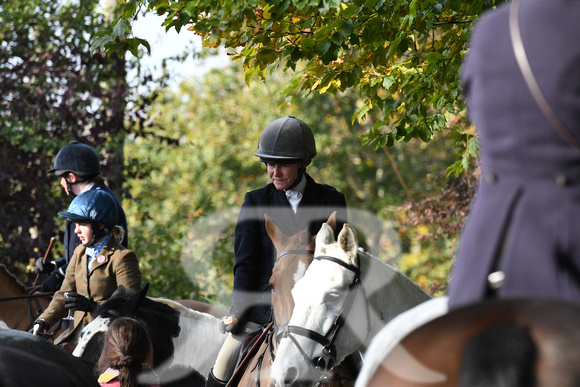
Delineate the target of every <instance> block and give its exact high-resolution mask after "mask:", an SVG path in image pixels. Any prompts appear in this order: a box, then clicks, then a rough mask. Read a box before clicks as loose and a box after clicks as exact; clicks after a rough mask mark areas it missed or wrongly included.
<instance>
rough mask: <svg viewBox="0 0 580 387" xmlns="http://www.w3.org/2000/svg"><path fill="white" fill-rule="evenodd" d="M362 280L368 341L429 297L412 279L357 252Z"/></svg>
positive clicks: (374, 258)
mask: <svg viewBox="0 0 580 387" xmlns="http://www.w3.org/2000/svg"><path fill="white" fill-rule="evenodd" d="M358 255H359V259H360V265H361V283H362V285H363V287H364V289H365V292H366V295H367V299H368V302H369V312H370V318H371V332H370V334H369V337H368V338H367V343H366V344H368V342H370V340H371V339H372V337H374V335H375V334H376V333H377V332H378V331H379V330H380V329H381V328H382V327H383V326H384V325H385V324H386V323H387V322H389V321H390V320H391V319H392V318H394V317H395V316H397V315H398V314H400V313H402V312H404V311H406V310H408V309H410V308H412V307H414V306H416V305H418V304H420V303H422V302H424V301H426V300H428V299H429V298H431V297H430V296H429V295H428V294H427V293H425V292H424V291H423V290H422V289H421V288H420V287H419V286H418V285H417V284H416V283H415V282H413V281H411V280H410V279H409V278H408V277H407V276H405V275H404V274H403V273H401V272H400V271H398V270H396V269H395V268H393V267H392V266H390V265H388V264H386V263H384V262H383V261H381V260H380V259H379V258H377V257H374V256H372V255H371V254H369V253H367V252H363V251H359V254H358Z"/></svg>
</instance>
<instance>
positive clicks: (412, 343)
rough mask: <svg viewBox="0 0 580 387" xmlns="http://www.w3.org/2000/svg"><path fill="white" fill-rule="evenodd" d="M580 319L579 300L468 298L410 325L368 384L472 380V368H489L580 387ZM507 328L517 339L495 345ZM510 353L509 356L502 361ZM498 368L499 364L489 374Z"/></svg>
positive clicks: (555, 386)
mask: <svg viewBox="0 0 580 387" xmlns="http://www.w3.org/2000/svg"><path fill="white" fill-rule="evenodd" d="M579 326H580V306H579V305H577V304H572V303H569V302H563V301H556V300H537V299H516V300H496V301H489V302H485V303H480V304H474V305H469V306H466V307H463V308H459V309H456V310H453V311H451V312H449V313H446V314H444V315H442V316H441V317H439V318H436V319H434V320H432V321H430V322H428V323H426V324H425V325H423V326H421V327H419V328H418V329H416V330H414V331H413V332H411V333H410V334H409V335H408V336H406V337H405V338H404V339H403V340H401V342H400V343H399V344H398V345H397V346H395V347H394V349H393V350H392V351H391V352H390V353H388V354H387V356H386V357H385V358H384V360H383V361H382V362H381V364H380V366H379V367H378V368H377V371H376V373H375V374H374V376H373V377H372V378H371V380H370V382H369V383H368V384H366V385H368V386H382V385H393V386H415V385H417V384H418V383H428V385H430V386H433V387H437V386H451V385H460V384H461V382H460V378H462V379H463V380H470V379H471V380H473V375H482V374H486V375H487V376H489V377H492V378H493V379H495V380H502V379H503V380H514V379H513V378H514V376H513V373H514V370H515V371H517V372H518V373H519V376H518V378H519V380H523V381H524V382H521V383H519V384H513V383H512V384H507V385H510V386H512V385H513V386H518V387H519V386H523V385H524V384H525V385H526V387H527V386H528V385H531V386H535V387H548V386H549V387H571V386H578V385H580V367H578V364H579V363H580V330H579V329H578V327H579ZM514 332H515V333H514ZM502 335H504V336H506V335H507V336H506V337H508V336H509V337H510V338H511V339H512V343H511V344H510V343H508V344H505V343H504V342H503V341H502V343H501V344H502V345H495V344H494V342H495V341H496V340H495V338H497V337H500V336H502ZM514 336H518V337H514ZM490 337H491V338H493V339H494V340H491V339H490ZM516 339H517V340H516ZM496 344H497V343H496ZM497 351H501V353H499V354H498V353H496V352H497ZM507 351H509V352H510V353H509V354H508V355H507V356H502V355H505V352H507ZM514 351H515V352H514ZM516 352H517V353H516ZM507 358H510V362H509V363H507V362H506V361H504V360H502V359H507ZM512 360H513V361H512ZM484 363H485V364H484ZM499 363H502V364H499ZM491 370H495V371H494V375H491V376H490V375H489V373H490V372H491ZM536 371H537V372H536ZM478 379H481V378H478ZM516 379H517V378H516ZM530 380H532V382H530ZM522 383H524V384H522ZM529 383H532V384H529ZM363 385H364V384H361V386H363ZM480 385H481V384H480ZM359 387H360V386H359Z"/></svg>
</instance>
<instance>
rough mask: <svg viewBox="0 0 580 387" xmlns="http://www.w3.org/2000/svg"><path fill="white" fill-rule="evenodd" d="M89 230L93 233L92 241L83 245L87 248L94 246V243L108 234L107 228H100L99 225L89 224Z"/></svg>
mask: <svg viewBox="0 0 580 387" xmlns="http://www.w3.org/2000/svg"><path fill="white" fill-rule="evenodd" d="M91 230H92V231H93V240H92V241H91V242H90V243H87V244H86V245H85V246H88V247H90V246H92V245H94V244H95V243H96V242H98V241H100V240H101V239H103V238H104V237H106V236H107V234H108V233H109V228H108V227H106V226H105V227H103V228H100V223H91Z"/></svg>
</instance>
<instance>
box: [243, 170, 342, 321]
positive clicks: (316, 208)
mask: <svg viewBox="0 0 580 387" xmlns="http://www.w3.org/2000/svg"><path fill="white" fill-rule="evenodd" d="M305 176H306V188H305V190H304V194H303V197H302V201H301V202H300V205H299V206H298V210H297V212H296V214H295V213H294V211H293V210H292V208H291V206H290V203H289V202H288V199H287V197H286V194H285V192H284V191H278V190H277V189H276V188H275V187H274V184H272V183H270V184H268V185H267V186H265V187H263V188H260V189H257V190H254V191H251V192H248V193H246V196H245V198H244V204H243V205H242V208H241V210H240V214H239V217H238V221H237V224H236V229H235V241H234V251H235V255H236V263H235V265H234V292H233V304H236V303H239V304H241V305H254V306H253V307H251V308H250V309H249V313H248V315H247V318H248V320H249V321H252V322H256V323H259V324H263V323H265V322H267V321H269V320H270V318H271V292H270V288H269V287H268V283H269V280H270V277H271V276H272V269H273V268H274V265H275V263H276V259H277V256H278V254H280V253H281V251H279V252H276V251H275V249H274V245H273V244H272V241H271V240H270V238H269V236H268V234H267V232H266V223H265V217H264V214H268V215H269V216H270V217H271V218H272V220H273V222H274V223H275V224H276V225H277V226H278V227H279V228H280V229H281V230H282V231H283V232H284V233H285V234H286V235H294V234H296V233H297V232H299V231H302V230H304V229H306V228H309V230H310V233H311V234H312V235H316V234H317V233H318V230H319V229H320V227H321V225H322V223H324V222H326V221H327V220H328V217H329V216H330V215H331V214H332V212H334V211H336V212H337V214H336V219H337V234H338V232H340V230H341V229H342V225H343V224H344V223H346V222H347V211H346V199H345V197H344V195H343V194H342V193H340V192H338V191H337V190H336V189H335V188H333V187H331V186H329V185H326V184H318V183H316V182H315V181H314V179H312V177H310V176H309V175H308V174H305Z"/></svg>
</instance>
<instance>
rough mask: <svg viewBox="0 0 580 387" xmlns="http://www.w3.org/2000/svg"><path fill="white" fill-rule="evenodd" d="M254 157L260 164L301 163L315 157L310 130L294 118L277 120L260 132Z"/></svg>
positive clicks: (288, 117) (312, 136)
mask: <svg viewBox="0 0 580 387" xmlns="http://www.w3.org/2000/svg"><path fill="white" fill-rule="evenodd" d="M254 156H257V157H259V158H260V161H262V162H266V163H267V162H271V163H280V162H303V161H310V160H312V159H313V158H314V157H315V156H316V143H315V141H314V135H313V134H312V130H311V129H310V127H309V126H308V125H306V123H304V121H302V120H299V119H298V118H296V117H294V116H287V117H282V118H278V119H276V120H274V121H272V122H270V123H269V124H268V125H267V126H266V127H265V128H264V131H262V135H261V136H260V140H259V141H258V150H257V151H256V152H254Z"/></svg>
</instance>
